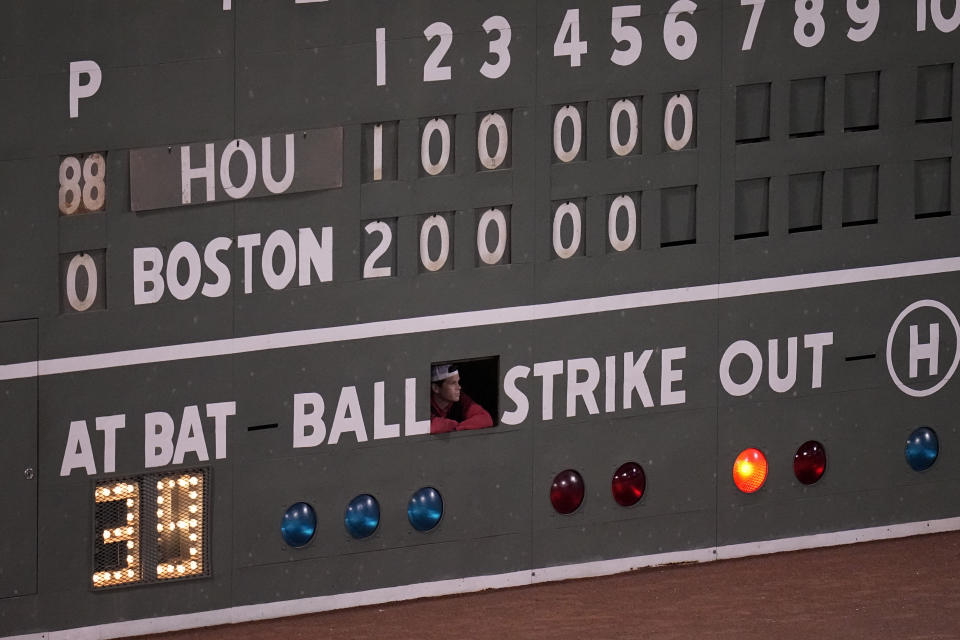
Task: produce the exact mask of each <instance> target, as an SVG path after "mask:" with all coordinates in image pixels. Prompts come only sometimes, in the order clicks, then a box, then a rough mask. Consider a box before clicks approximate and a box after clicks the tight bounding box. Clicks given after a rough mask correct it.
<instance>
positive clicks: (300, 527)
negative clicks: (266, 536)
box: [280, 502, 317, 547]
mask: <svg viewBox="0 0 960 640" xmlns="http://www.w3.org/2000/svg"><path fill="white" fill-rule="evenodd" d="M316 531H317V513H316V512H315V511H314V510H313V507H311V506H310V505H308V504H307V503H306V502H298V503H296V504H294V505H291V506H290V508H288V509H287V511H286V513H284V514H283V520H281V521H280V535H281V536H283V541H284V542H286V543H287V544H288V545H290V546H291V547H302V546H303V545H305V544H307V543H308V542H310V540H311V539H312V538H313V534H314V533H316Z"/></svg>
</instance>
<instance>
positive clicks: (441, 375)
mask: <svg viewBox="0 0 960 640" xmlns="http://www.w3.org/2000/svg"><path fill="white" fill-rule="evenodd" d="M492 426H493V418H491V417H490V414H489V413H488V412H487V410H486V409H484V408H483V407H481V406H480V405H479V404H477V403H476V402H474V401H473V400H472V399H471V398H470V396H468V395H467V394H466V393H464V392H463V391H461V390H460V373H459V372H458V371H457V366H456V365H454V364H439V365H434V366H432V367H430V433H446V432H447V431H463V430H465V429H484V428H486V427H492Z"/></svg>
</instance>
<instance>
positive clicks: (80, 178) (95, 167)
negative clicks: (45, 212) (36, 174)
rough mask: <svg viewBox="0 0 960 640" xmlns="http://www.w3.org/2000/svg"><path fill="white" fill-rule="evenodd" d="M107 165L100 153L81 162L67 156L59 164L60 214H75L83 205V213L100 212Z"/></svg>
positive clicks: (104, 189)
mask: <svg viewBox="0 0 960 640" xmlns="http://www.w3.org/2000/svg"><path fill="white" fill-rule="evenodd" d="M106 168H107V164H106V162H105V161H104V159H103V155H102V154H100V153H91V154H90V155H88V156H87V157H86V158H84V160H83V167H82V169H81V166H80V160H78V159H77V158H76V156H67V157H66V158H64V159H63V161H62V162H61V163H60V191H59V193H58V196H59V204H60V212H61V213H63V214H65V215H70V214H71V213H76V212H77V211H79V210H80V205H81V204H82V205H83V209H84V210H85V211H100V210H101V209H103V205H104V202H105V201H106V197H107V188H106V184H105V178H106Z"/></svg>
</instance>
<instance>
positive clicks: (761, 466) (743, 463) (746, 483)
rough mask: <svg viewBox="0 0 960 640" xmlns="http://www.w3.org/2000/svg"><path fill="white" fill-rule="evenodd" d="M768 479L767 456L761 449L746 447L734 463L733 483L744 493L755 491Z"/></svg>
mask: <svg viewBox="0 0 960 640" xmlns="http://www.w3.org/2000/svg"><path fill="white" fill-rule="evenodd" d="M766 479H767V458H766V456H764V455H763V452H762V451H760V450H759V449H752V448H751V449H744V450H743V451H741V452H740V455H738V456H737V460H736V462H734V463H733V483H734V484H735V485H737V489H740V491H743V492H744V493H753V492H754V491H756V490H757V489H759V488H760V487H762V486H763V482H764V481H765V480H766Z"/></svg>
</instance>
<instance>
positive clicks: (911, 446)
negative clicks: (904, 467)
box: [903, 427, 940, 471]
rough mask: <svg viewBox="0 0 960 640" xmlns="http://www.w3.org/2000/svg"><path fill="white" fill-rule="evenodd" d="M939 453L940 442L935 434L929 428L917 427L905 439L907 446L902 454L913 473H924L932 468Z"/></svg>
mask: <svg viewBox="0 0 960 640" xmlns="http://www.w3.org/2000/svg"><path fill="white" fill-rule="evenodd" d="M939 453H940V441H939V440H937V434H936V433H934V431H933V429H931V428H930V427H918V428H917V429H915V430H914V432H913V433H911V434H910V437H909V438H907V446H906V447H905V448H904V451H903V454H904V455H905V456H906V457H907V464H909V465H910V468H911V469H913V470H914V471H925V470H926V469H929V468H930V467H932V466H933V463H934V462H936V460H937V454H939Z"/></svg>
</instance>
